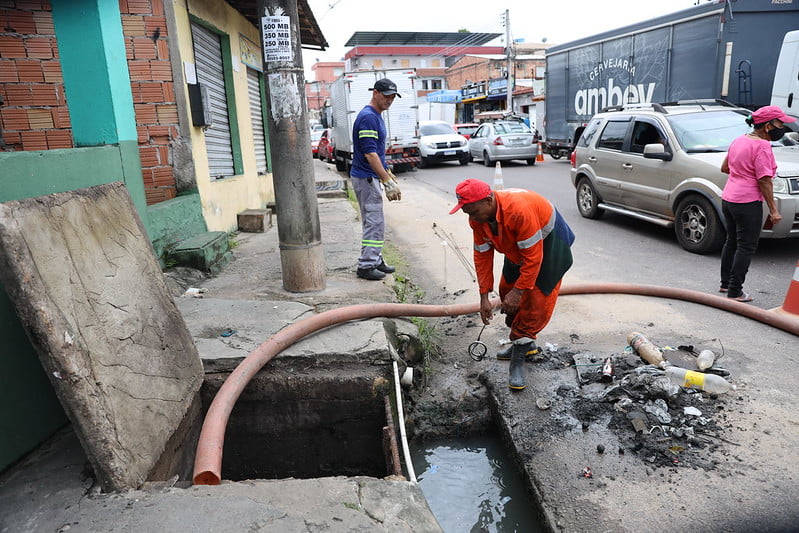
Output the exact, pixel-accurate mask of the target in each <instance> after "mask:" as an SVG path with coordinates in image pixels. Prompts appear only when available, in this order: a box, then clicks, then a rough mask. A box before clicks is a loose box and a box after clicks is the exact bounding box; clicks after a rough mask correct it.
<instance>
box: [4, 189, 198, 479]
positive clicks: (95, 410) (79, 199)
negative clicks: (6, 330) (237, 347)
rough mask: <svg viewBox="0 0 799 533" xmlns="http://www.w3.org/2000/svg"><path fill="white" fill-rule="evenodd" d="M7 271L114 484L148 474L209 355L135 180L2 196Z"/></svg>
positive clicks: (69, 405)
mask: <svg viewBox="0 0 799 533" xmlns="http://www.w3.org/2000/svg"><path fill="white" fill-rule="evenodd" d="M0 279H2V282H3V284H4V285H5V287H6V290H7V291H8V293H9V295H10V297H11V300H12V301H13V302H14V305H15V307H16V309H17V314H18V315H19V317H20V320H21V322H22V323H23V325H24V327H25V328H26V329H27V331H28V336H29V337H30V338H31V340H32V342H33V344H34V346H35V347H36V349H37V351H38V353H39V358H40V360H41V362H42V366H43V367H44V368H45V370H46V372H47V374H48V375H49V377H50V380H51V382H52V384H53V387H54V389H55V391H56V393H57V395H58V397H59V399H60V401H61V403H62V405H63V406H64V408H65V410H66V411H67V414H68V416H69V418H70V420H71V421H72V423H73V424H74V427H75V430H76V432H77V434H78V436H79V438H80V440H81V442H82V443H83V447H84V449H85V450H86V453H87V455H88V458H89V461H90V462H91V464H92V466H93V467H94V471H95V473H96V475H97V478H98V480H99V481H100V483H101V484H102V486H103V488H104V489H105V490H122V489H128V488H136V487H139V486H141V485H142V483H144V481H145V480H146V479H147V477H148V474H149V473H150V471H151V470H152V469H153V468H154V467H155V466H156V464H157V462H158V461H159V459H160V457H161V455H162V453H163V452H164V449H165V446H166V444H167V442H168V441H169V439H170V437H171V436H172V435H173V433H174V432H175V430H176V429H177V428H178V426H179V425H180V423H181V421H182V420H183V419H184V417H185V415H186V413H187V411H188V410H189V407H190V405H191V404H192V402H193V401H194V399H195V397H196V392H197V391H198V390H199V388H200V385H201V383H202V366H201V363H200V359H199V356H198V355H197V350H196V348H195V346H194V343H193V341H192V338H191V335H190V334H189V331H188V329H187V328H186V324H185V322H184V321H183V317H182V316H181V315H180V312H179V311H178V309H177V307H176V306H175V303H174V301H173V300H172V297H171V296H170V294H169V291H168V290H167V288H166V284H165V283H164V278H163V275H162V273H161V270H160V268H159V265H158V263H157V261H156V260H155V256H154V255H153V252H152V247H151V246H150V243H149V240H148V239H147V236H146V233H145V231H144V228H143V227H142V225H141V222H140V220H139V218H138V216H137V215H136V212H135V209H134V207H133V204H132V202H131V200H130V196H129V194H128V192H127V189H126V188H125V187H124V185H122V184H121V183H114V184H108V185H101V186H96V187H91V188H87V189H81V190H77V191H72V192H67V193H59V194H53V195H49V196H43V197H39V198H32V199H27V200H21V201H17V202H7V203H3V204H0ZM134 287H135V290H132V288H134Z"/></svg>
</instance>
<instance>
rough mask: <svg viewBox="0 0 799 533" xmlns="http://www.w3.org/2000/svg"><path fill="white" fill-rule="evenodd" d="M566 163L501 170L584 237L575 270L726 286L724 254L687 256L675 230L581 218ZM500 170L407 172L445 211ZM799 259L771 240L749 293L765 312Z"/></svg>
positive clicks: (753, 271) (798, 245)
mask: <svg viewBox="0 0 799 533" xmlns="http://www.w3.org/2000/svg"><path fill="white" fill-rule="evenodd" d="M569 168H570V164H569V162H568V161H567V160H565V159H561V160H559V161H556V160H553V159H552V158H550V157H549V156H545V160H544V161H543V162H539V163H537V164H536V165H535V166H528V165H526V164H525V163H524V162H521V161H519V162H516V161H513V162H507V163H504V164H503V166H502V180H503V182H504V185H505V187H506V188H509V187H519V188H524V189H532V190H535V191H537V192H539V193H541V194H543V195H544V196H546V197H547V198H549V199H550V200H551V201H552V202H553V203H554V204H555V205H556V206H557V208H558V209H559V210H560V211H561V213H562V214H563V216H564V217H565V218H566V220H567V221H568V223H569V225H570V226H571V227H572V229H573V230H574V233H575V234H576V236H577V240H576V242H575V245H574V248H573V252H574V254H575V266H574V267H573V272H574V273H575V274H577V275H579V276H580V277H581V278H583V280H584V281H598V282H625V283H641V284H653V285H665V286H669V287H677V288H684V289H690V290H695V291H701V292H713V293H715V291H716V290H717V289H718V286H719V263H720V254H718V253H716V254H712V255H707V256H700V255H696V254H692V253H689V252H686V251H685V250H683V249H682V248H681V247H680V245H679V244H678V243H677V240H676V238H675V236H674V231H673V230H672V229H666V228H661V227H659V226H656V225H653V224H647V223H645V222H641V221H637V220H635V219H632V218H629V217H624V216H622V215H617V214H613V213H605V216H604V217H603V218H601V219H599V220H589V219H585V218H583V217H581V216H580V214H579V212H578V211H577V205H576V203H575V198H574V197H575V191H574V186H573V185H572V183H571V179H570V177H569ZM494 173H495V169H494V168H493V167H491V168H489V167H485V166H483V164H482V162H473V163H471V164H469V165H467V166H460V165H459V164H458V163H457V162H448V163H442V164H439V165H435V166H432V167H429V168H425V169H422V170H417V171H415V172H405V173H402V174H400V177H401V179H402V180H406V179H407V180H412V181H414V182H415V183H417V184H419V185H422V186H424V187H426V188H427V189H428V190H429V191H430V193H431V194H435V195H438V196H440V197H441V199H442V202H447V201H449V202H450V204H444V205H442V208H441V209H442V212H443V211H444V210H445V208H446V205H451V202H453V201H454V190H455V186H456V185H457V184H458V182H460V181H461V180H463V179H466V178H477V179H481V180H483V181H485V182H487V183H489V184H492V183H493V181H494ZM797 260H799V239H779V240H777V239H773V240H772V239H764V240H761V241H760V245H759V248H758V251H757V254H756V255H755V258H754V260H753V261H752V265H751V267H750V269H749V274H748V276H747V281H746V284H745V290H746V291H747V292H749V293H750V294H752V295H753V296H754V298H755V301H754V302H753V305H756V306H757V307H761V308H763V309H772V308H775V307H780V306H781V305H782V303H783V302H784V300H785V294H786V292H787V289H788V285H789V283H790V281H791V278H792V277H793V274H794V271H795V269H796V266H797Z"/></svg>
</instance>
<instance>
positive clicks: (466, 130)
mask: <svg viewBox="0 0 799 533" xmlns="http://www.w3.org/2000/svg"><path fill="white" fill-rule="evenodd" d="M452 126H453V127H454V128H455V131H457V132H458V133H459V134H460V135H463V136H464V137H466V138H467V139H469V138H470V137H471V136H472V134H473V133H474V132H475V131H477V128H479V127H480V124H476V123H474V122H465V123H463V124H453V125H452Z"/></svg>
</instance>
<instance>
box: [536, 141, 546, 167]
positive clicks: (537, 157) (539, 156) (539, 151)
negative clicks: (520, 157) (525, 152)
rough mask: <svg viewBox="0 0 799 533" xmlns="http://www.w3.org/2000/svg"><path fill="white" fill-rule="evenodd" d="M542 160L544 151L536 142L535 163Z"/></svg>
mask: <svg viewBox="0 0 799 533" xmlns="http://www.w3.org/2000/svg"><path fill="white" fill-rule="evenodd" d="M543 160H544V151H543V150H542V149H541V143H538V154H536V156H535V161H536V163H540V162H542V161H543Z"/></svg>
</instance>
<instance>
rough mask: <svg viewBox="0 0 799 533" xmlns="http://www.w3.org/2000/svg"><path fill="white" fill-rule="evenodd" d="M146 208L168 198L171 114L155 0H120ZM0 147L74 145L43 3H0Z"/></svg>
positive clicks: (160, 14) (171, 92) (173, 135)
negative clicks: (0, 100) (0, 103)
mask: <svg viewBox="0 0 799 533" xmlns="http://www.w3.org/2000/svg"><path fill="white" fill-rule="evenodd" d="M119 8H120V13H121V15H122V31H123V35H124V40H125V51H126V56H127V60H128V68H129V71H130V78H131V91H132V94H133V105H134V110H135V113H136V127H137V133H138V143H139V151H140V154H141V162H142V177H143V181H144V189H145V194H146V197H147V203H148V204H149V205H151V204H155V203H159V202H162V201H164V200H168V199H170V198H174V197H175V195H176V185H175V177H174V175H173V171H172V157H171V156H172V142H173V140H175V139H177V138H178V111H177V105H176V101H175V89H174V85H173V80H172V69H171V65H170V62H169V48H168V42H167V39H168V35H167V26H166V20H165V18H164V10H163V4H162V0H120V3H119ZM0 98H2V99H3V103H2V105H0V150H3V151H23V150H53V149H57V148H74V141H73V138H72V129H71V124H70V120H69V110H68V108H67V101H66V95H65V92H64V81H63V78H62V75H61V63H60V61H59V57H58V46H57V43H56V38H55V30H54V28H53V19H52V15H51V9H50V4H49V2H48V1H47V0H0Z"/></svg>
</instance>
